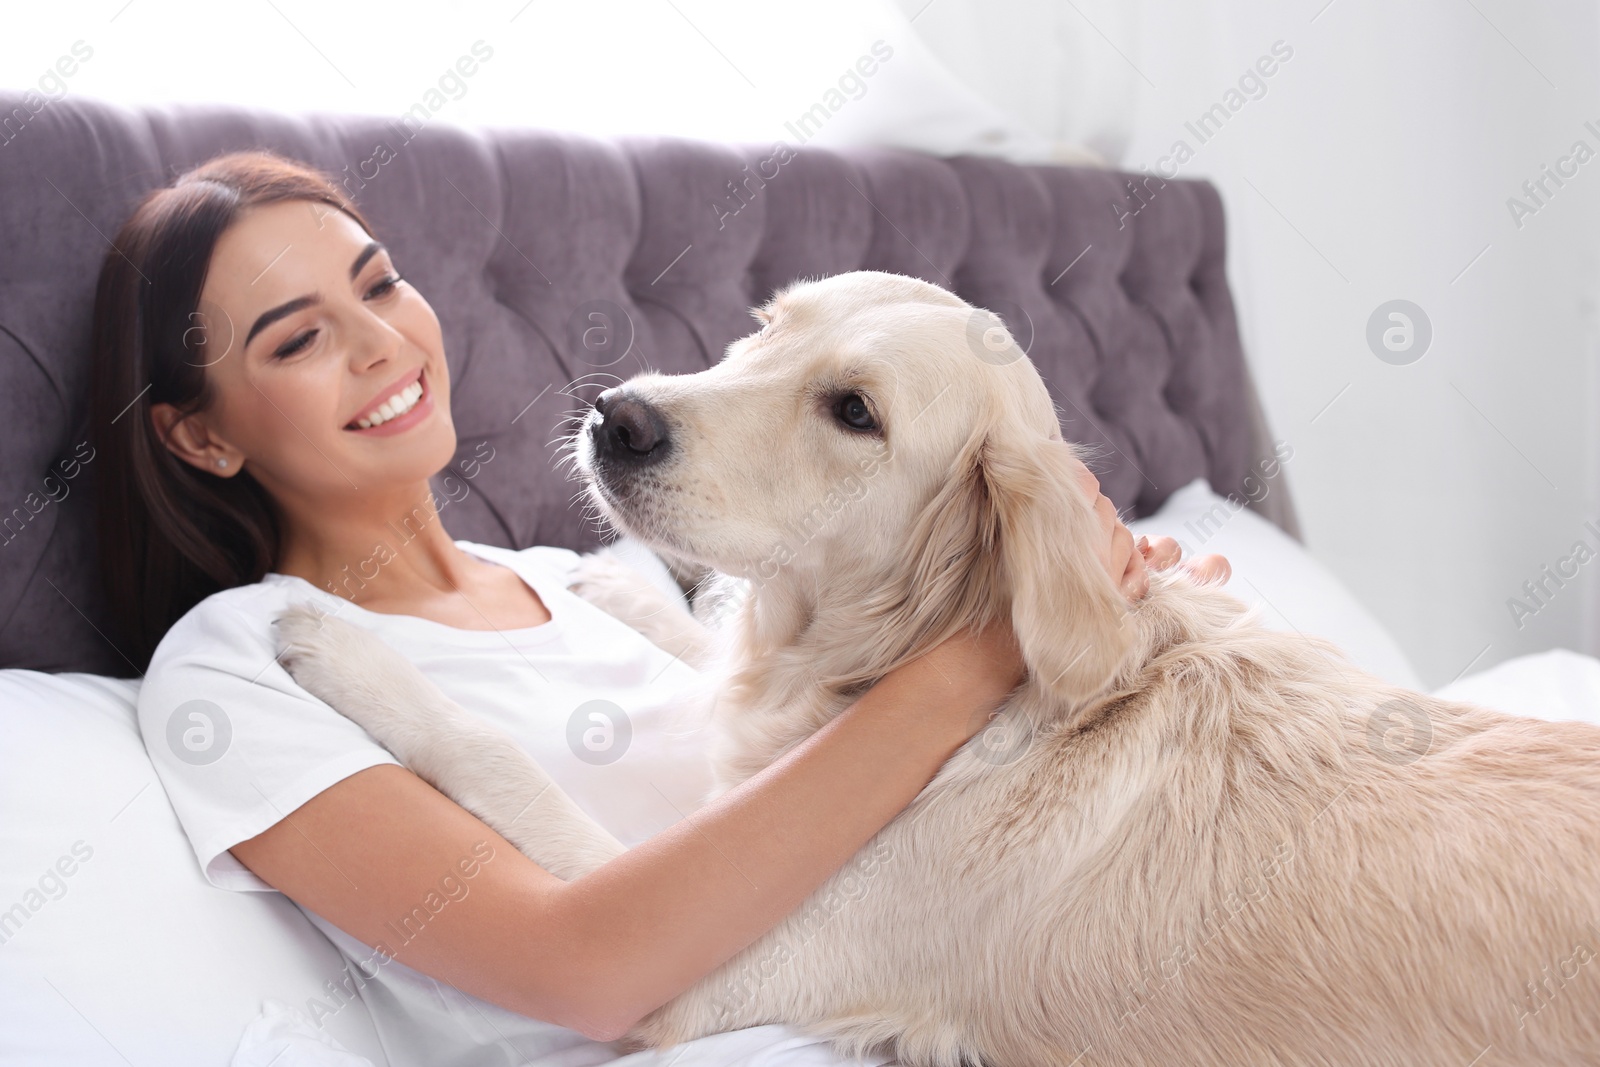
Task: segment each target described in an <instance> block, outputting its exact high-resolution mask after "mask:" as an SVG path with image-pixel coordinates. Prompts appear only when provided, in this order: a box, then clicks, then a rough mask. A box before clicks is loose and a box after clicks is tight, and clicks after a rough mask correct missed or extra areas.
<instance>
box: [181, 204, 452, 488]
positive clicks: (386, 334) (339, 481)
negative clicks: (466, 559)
mask: <svg viewBox="0 0 1600 1067" xmlns="http://www.w3.org/2000/svg"><path fill="white" fill-rule="evenodd" d="M195 321H196V324H197V328H198V329H200V330H203V335H202V336H201V340H202V341H203V345H201V346H194V345H191V349H194V348H199V349H200V352H199V353H197V355H196V356H195V357H194V358H195V359H196V360H197V361H199V362H203V363H204V365H205V374H206V377H207V380H208V385H209V387H210V389H211V393H212V402H211V403H210V404H209V405H208V407H207V409H206V410H205V411H204V412H201V413H199V414H197V415H196V416H192V417H191V418H190V419H189V420H185V422H187V423H192V424H193V425H192V426H189V427H187V428H183V427H184V423H179V429H178V430H177V431H176V432H175V433H174V434H173V435H172V436H171V437H170V438H169V443H170V444H171V445H172V446H173V447H174V451H177V452H178V453H179V454H180V455H182V456H184V458H186V459H189V460H190V461H191V462H194V463H196V465H197V466H202V467H203V468H204V469H206V470H208V471H210V472H211V473H214V474H223V475H228V474H232V473H235V472H236V471H237V470H238V469H239V468H240V466H241V462H242V463H244V464H247V465H248V466H249V469H250V472H251V474H252V475H254V476H255V477H256V479H257V480H258V481H260V482H261V483H262V485H263V486H264V487H265V488H266V489H267V490H268V491H269V492H270V493H272V495H273V496H274V497H275V498H276V499H277V500H279V501H280V503H284V504H293V503H296V502H298V503H301V504H314V505H318V506H328V505H329V504H330V503H332V502H333V501H335V500H337V499H339V498H341V497H344V498H353V497H356V496H364V495H369V494H374V493H376V494H383V493H385V492H386V491H388V492H392V491H393V490H395V489H401V488H412V487H415V486H416V485H417V484H418V483H419V482H423V481H425V480H426V479H427V478H428V477H429V476H430V475H432V474H434V473H435V472H437V471H438V470H440V469H441V468H443V467H444V466H445V465H446V464H447V463H449V462H450V457H451V456H452V455H454V453H455V447H456V435H455V427H454V425H453V424H452V422H451V421H450V376H449V371H448V369H447V368H446V366H445V355H444V341H443V338H442V336H441V334H440V331H439V320H438V319H437V318H436V317H435V316H434V313H433V309H432V308H431V307H429V306H428V302H427V301H426V300H424V299H423V298H422V295H421V294H420V293H418V292H417V291H416V290H415V289H413V288H412V287H411V286H410V285H409V284H407V283H406V282H404V281H402V280H400V278H399V275H398V274H396V273H395V268H394V264H393V263H392V262H391V260H390V258H389V253H388V252H387V251H386V250H385V249H384V248H383V246H382V245H380V244H377V243H375V242H374V241H373V240H372V238H370V237H368V236H367V234H366V232H365V231H363V230H362V229H361V227H360V226H359V225H358V224H357V223H356V222H355V221H354V220H353V219H351V218H350V217H349V216H348V215H345V214H344V213H343V212H341V211H337V210H334V209H333V208H330V207H329V206H327V205H326V204H320V203H313V202H311V201H304V200H289V201H282V202H279V203H275V204H266V205H262V206H259V207H255V208H251V209H249V210H248V211H246V212H245V213H244V214H243V215H242V216H241V217H240V218H239V219H238V220H237V221H235V222H234V224H233V225H231V226H230V227H229V228H228V229H227V230H226V231H225V232H224V233H223V235H222V237H221V239H220V240H219V241H218V242H217V246H216V250H215V252H214V254H213V256H212V259H211V266H210V270H209V272H208V273H207V276H206V282H205V287H204V289H203V290H202V292H201V301H200V315H199V316H198V317H197V318H196V320H195ZM191 340H193V338H191ZM419 392H420V396H419V395H418V394H419ZM162 406H163V405H157V407H162ZM168 417H170V416H163V415H162V414H160V413H159V412H158V413H157V416H156V418H157V423H158V426H159V425H160V423H161V422H162V421H163V419H164V418H168ZM363 421H365V422H366V425H365V426H363V425H362V423H363ZM219 457H220V458H225V459H227V460H228V465H227V466H226V467H218V466H217V465H216V459H217V458H219Z"/></svg>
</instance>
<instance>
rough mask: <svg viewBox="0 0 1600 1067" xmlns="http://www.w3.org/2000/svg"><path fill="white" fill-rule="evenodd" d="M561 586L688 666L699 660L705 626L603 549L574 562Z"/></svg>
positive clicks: (707, 642)
mask: <svg viewBox="0 0 1600 1067" xmlns="http://www.w3.org/2000/svg"><path fill="white" fill-rule="evenodd" d="M567 588H568V589H571V590H572V591H573V592H574V593H576V594H578V595H579V596H580V597H582V598H583V599H585V600H587V601H588V602H589V603H591V604H593V605H594V606H595V607H597V608H599V609H600V610H601V611H603V612H605V613H606V614H607V615H610V616H612V617H613V618H615V619H619V620H621V621H622V622H625V623H627V624H628V625H629V626H631V627H632V628H633V629H635V630H637V631H638V632H639V633H640V634H642V635H644V636H645V637H646V638H648V639H649V640H650V641H652V642H654V643H655V644H656V645H657V646H659V647H661V648H663V649H665V650H666V651H668V652H670V653H672V654H673V655H674V656H678V657H680V658H682V659H683V660H685V661H686V662H688V663H689V664H691V665H692V666H696V667H698V666H702V665H703V664H704V660H705V658H706V655H707V653H708V649H709V645H710V634H709V632H708V631H707V630H706V628H705V626H704V625H703V624H702V623H701V622H700V621H699V620H698V619H696V618H695V617H694V616H693V615H691V614H690V613H689V611H688V610H687V609H686V608H685V607H684V606H683V604H682V603H681V602H680V601H676V600H673V599H672V598H671V597H669V596H667V594H666V593H664V592H663V591H662V590H661V589H660V588H658V587H657V586H656V585H655V584H654V583H652V582H651V581H650V579H648V578H646V577H645V576H644V575H642V574H640V573H639V572H638V571H636V570H634V569H633V568H632V567H630V566H628V565H627V564H626V563H624V562H622V561H621V560H620V559H618V558H616V557H615V556H613V555H611V554H610V553H608V552H606V551H605V550H604V549H602V550H601V551H599V552H593V553H590V554H589V555H586V556H583V557H581V558H580V559H579V560H578V563H577V564H576V566H574V567H573V569H572V571H571V572H570V574H569V576H568V578H567Z"/></svg>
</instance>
